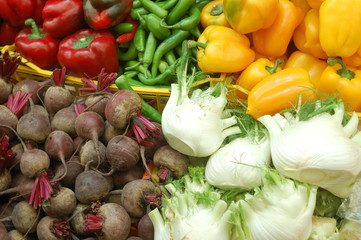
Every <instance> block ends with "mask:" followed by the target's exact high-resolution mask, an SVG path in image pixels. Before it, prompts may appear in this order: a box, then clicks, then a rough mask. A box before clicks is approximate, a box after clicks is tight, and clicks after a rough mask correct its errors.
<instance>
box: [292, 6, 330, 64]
mask: <svg viewBox="0 0 361 240" xmlns="http://www.w3.org/2000/svg"><path fill="white" fill-rule="evenodd" d="M319 33H320V26H319V16H318V9H311V10H309V11H308V12H307V13H306V15H305V17H304V19H303V21H302V23H301V24H300V25H299V26H298V27H297V28H296V30H295V32H294V34H293V42H294V44H295V46H296V47H297V49H298V50H300V51H302V52H306V53H309V54H312V55H313V56H315V57H317V58H322V59H327V54H326V53H325V51H323V49H322V47H321V43H320V38H319Z"/></svg>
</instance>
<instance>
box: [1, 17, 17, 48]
mask: <svg viewBox="0 0 361 240" xmlns="http://www.w3.org/2000/svg"><path fill="white" fill-rule="evenodd" d="M20 30H21V28H19V27H13V26H11V25H10V24H9V23H7V22H3V23H2V24H1V25H0V46H4V45H10V44H13V43H14V42H15V37H16V35H18V33H19V32H20Z"/></svg>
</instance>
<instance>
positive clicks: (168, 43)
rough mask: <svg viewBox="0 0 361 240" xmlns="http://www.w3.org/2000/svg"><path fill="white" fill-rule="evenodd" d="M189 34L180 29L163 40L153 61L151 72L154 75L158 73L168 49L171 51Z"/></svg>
mask: <svg viewBox="0 0 361 240" xmlns="http://www.w3.org/2000/svg"><path fill="white" fill-rule="evenodd" d="M188 36H189V32H188V31H183V30H179V31H177V32H176V33H175V34H172V35H171V36H169V37H168V38H166V39H165V40H163V42H162V43H161V44H159V45H158V47H157V49H156V50H155V53H154V57H153V62H152V70H151V72H152V76H153V77H155V76H156V75H157V71H158V64H159V62H160V60H161V59H162V57H163V55H164V54H165V53H167V52H168V51H170V50H171V49H173V48H175V47H176V46H177V45H179V44H180V43H181V42H182V41H183V40H184V39H186V38H187V37H188Z"/></svg>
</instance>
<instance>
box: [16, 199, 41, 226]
mask: <svg viewBox="0 0 361 240" xmlns="http://www.w3.org/2000/svg"><path fill="white" fill-rule="evenodd" d="M38 217H39V216H38V212H37V210H36V209H35V208H33V206H31V205H30V204H28V203H27V202H26V201H21V202H19V203H18V204H16V205H15V207H14V210H13V212H12V214H11V221H12V222H13V224H14V227H15V228H16V229H17V230H18V231H19V232H21V233H27V232H29V233H32V232H35V230H36V225H37V224H38V222H39V218H38Z"/></svg>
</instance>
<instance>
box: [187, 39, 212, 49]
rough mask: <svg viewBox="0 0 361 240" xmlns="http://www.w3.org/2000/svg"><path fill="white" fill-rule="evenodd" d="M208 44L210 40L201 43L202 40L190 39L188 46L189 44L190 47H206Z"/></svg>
mask: <svg viewBox="0 0 361 240" xmlns="http://www.w3.org/2000/svg"><path fill="white" fill-rule="evenodd" d="M208 44H209V41H207V42H205V43H201V42H197V41H194V40H189V41H188V43H187V46H188V48H194V47H201V48H204V49H205V48H206V47H207V45H208Z"/></svg>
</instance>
